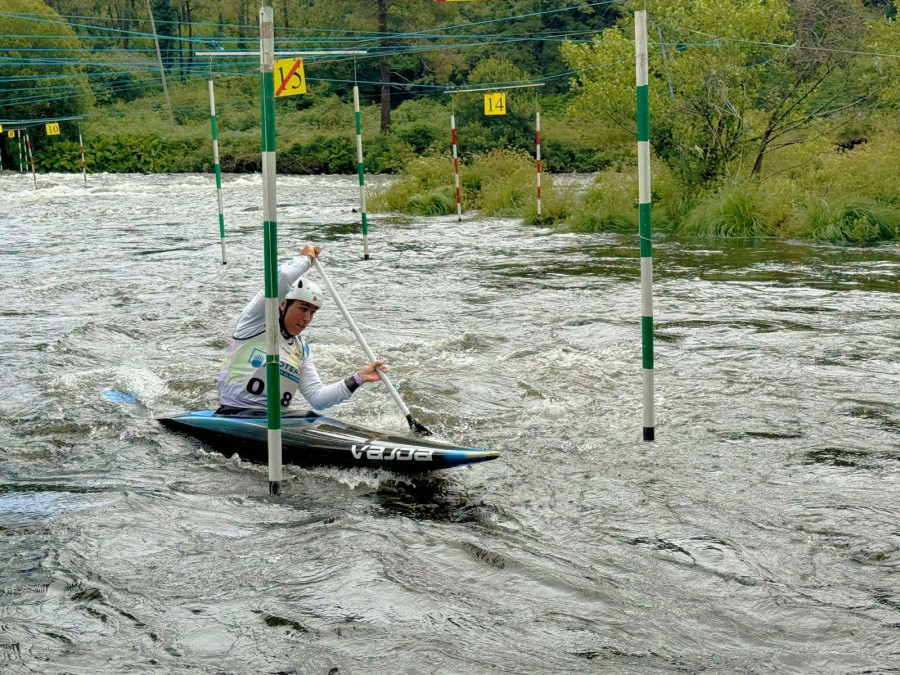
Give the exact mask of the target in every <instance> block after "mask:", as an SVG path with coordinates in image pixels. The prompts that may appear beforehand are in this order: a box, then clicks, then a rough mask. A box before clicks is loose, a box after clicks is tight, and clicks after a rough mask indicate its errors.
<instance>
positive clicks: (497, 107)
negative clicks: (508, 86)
mask: <svg viewBox="0 0 900 675" xmlns="http://www.w3.org/2000/svg"><path fill="white" fill-rule="evenodd" d="M484 114H485V115H505V114H506V92H504V91H498V92H496V93H493V94H485V95H484Z"/></svg>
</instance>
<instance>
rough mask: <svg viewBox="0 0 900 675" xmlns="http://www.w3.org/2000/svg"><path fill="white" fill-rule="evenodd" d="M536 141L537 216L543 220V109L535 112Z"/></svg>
mask: <svg viewBox="0 0 900 675" xmlns="http://www.w3.org/2000/svg"><path fill="white" fill-rule="evenodd" d="M534 120H535V121H534V142H535V146H536V148H537V150H536V153H535V154H536V156H537V217H538V221H540V220H541V111H540V110H537V111H535V113H534Z"/></svg>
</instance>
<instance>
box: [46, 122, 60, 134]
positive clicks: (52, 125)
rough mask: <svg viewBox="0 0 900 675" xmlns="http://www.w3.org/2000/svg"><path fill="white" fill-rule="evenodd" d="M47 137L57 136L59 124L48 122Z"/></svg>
mask: <svg viewBox="0 0 900 675" xmlns="http://www.w3.org/2000/svg"><path fill="white" fill-rule="evenodd" d="M47 135H48V136H59V124H57V123H56V122H50V124H48V125H47Z"/></svg>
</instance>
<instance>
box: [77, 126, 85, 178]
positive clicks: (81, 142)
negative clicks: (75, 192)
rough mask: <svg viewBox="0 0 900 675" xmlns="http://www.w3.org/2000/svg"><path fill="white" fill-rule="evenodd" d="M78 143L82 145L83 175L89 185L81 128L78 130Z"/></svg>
mask: <svg viewBox="0 0 900 675" xmlns="http://www.w3.org/2000/svg"><path fill="white" fill-rule="evenodd" d="M78 145H80V146H81V175H82V176H84V184H85V185H87V163H86V162H85V161H84V141H83V140H82V139H81V129H79V130H78Z"/></svg>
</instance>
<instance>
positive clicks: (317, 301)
mask: <svg viewBox="0 0 900 675" xmlns="http://www.w3.org/2000/svg"><path fill="white" fill-rule="evenodd" d="M284 299H285V300H300V301H301V302H306V303H309V304H310V305H312V306H313V307H316V308H317V309H321V308H322V304H323V303H324V301H325V298H324V297H323V295H322V289H321V288H319V286H318V285H317V284H314V283H313V282H312V281H309V280H308V279H304V278H303V277H300V278H299V279H297V281H295V282H294V283H292V284H291V287H290V289H288V292H287V295H285V296H284Z"/></svg>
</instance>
